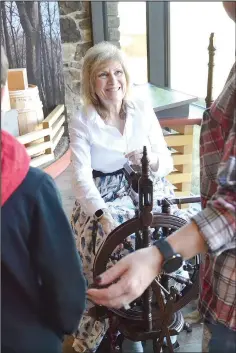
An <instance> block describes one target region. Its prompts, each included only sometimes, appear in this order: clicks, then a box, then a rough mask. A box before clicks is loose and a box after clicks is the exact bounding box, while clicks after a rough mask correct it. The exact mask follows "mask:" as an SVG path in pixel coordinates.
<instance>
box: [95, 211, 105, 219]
mask: <svg viewBox="0 0 236 353" xmlns="http://www.w3.org/2000/svg"><path fill="white" fill-rule="evenodd" d="M103 215H104V211H103V210H102V209H100V210H97V211H96V212H95V213H94V216H95V218H96V220H97V221H98V220H99V219H100V218H102V216H103Z"/></svg>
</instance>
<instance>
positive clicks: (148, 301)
mask: <svg viewBox="0 0 236 353" xmlns="http://www.w3.org/2000/svg"><path fill="white" fill-rule="evenodd" d="M141 161H142V175H141V177H140V179H139V182H138V193H139V218H140V221H141V227H142V234H143V239H142V240H143V247H144V248H146V247H149V246H151V239H150V226H151V224H152V208H153V185H152V181H151V179H149V160H148V156H147V148H146V147H145V146H144V148H143V157H142V160H141ZM144 319H146V322H147V329H148V331H152V288H151V286H149V287H148V288H147V289H146V291H145V293H144Z"/></svg>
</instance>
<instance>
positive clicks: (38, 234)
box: [1, 132, 86, 353]
mask: <svg viewBox="0 0 236 353" xmlns="http://www.w3.org/2000/svg"><path fill="white" fill-rule="evenodd" d="M22 148H24V147H23V146H22V145H20V144H19V143H18V142H17V141H16V140H15V139H14V138H13V137H12V136H10V135H9V134H6V133H4V132H2V160H1V166H2V209H1V304H2V316H1V344H2V350H1V351H2V353H13V352H14V353H58V352H61V350H62V339H63V335H65V334H71V333H72V332H73V331H74V330H75V329H76V328H77V325H78V323H79V320H80V318H81V315H82V313H83V311H84V309H85V289H86V286H85V280H84V277H83V274H82V268H81V263H80V259H79V256H78V254H77V251H76V247H75V241H74V238H73V234H72V230H71V227H70V224H69V222H68V220H67V218H66V215H65V213H64V211H63V209H62V205H61V201H60V197H59V194H58V191H57V189H56V187H55V183H54V181H53V179H52V178H51V177H50V176H49V175H47V174H46V173H44V172H43V171H41V170H39V169H37V168H30V167H29V159H28V157H27V154H26V152H25V149H24V151H23V149H22ZM9 150H10V151H9Z"/></svg>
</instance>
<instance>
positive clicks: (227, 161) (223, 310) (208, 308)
mask: <svg viewBox="0 0 236 353" xmlns="http://www.w3.org/2000/svg"><path fill="white" fill-rule="evenodd" d="M235 85H236V63H235V64H234V66H233V68H232V70H231V72H230V74H229V77H228V80H227V82H226V85H225V87H224V89H223V91H222V93H221V94H220V96H219V97H218V98H217V99H216V101H215V102H214V103H213V104H212V106H211V108H210V109H207V110H206V111H205V112H204V115H203V121H202V127H201V137H200V163H201V171H200V176H201V198H202V206H203V210H202V211H201V212H200V213H198V214H197V215H196V216H194V217H193V221H194V222H195V223H196V224H197V226H198V228H199V230H200V232H201V234H202V236H203V237H204V239H205V241H206V242H207V244H208V253H207V254H206V257H205V259H204V261H203V264H202V266H201V275H200V278H201V285H200V286H201V294H200V300H199V310H200V312H201V313H202V315H203V317H204V318H205V319H206V320H208V321H210V322H216V323H221V324H223V325H225V326H227V327H228V328H230V329H232V330H236V229H235V223H236V222H235V218H236V87H235Z"/></svg>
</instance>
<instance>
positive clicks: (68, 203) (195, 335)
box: [56, 166, 202, 353]
mask: <svg viewBox="0 0 236 353" xmlns="http://www.w3.org/2000/svg"><path fill="white" fill-rule="evenodd" d="M71 176H72V168H71V166H70V167H69V168H67V170H65V172H64V173H62V174H61V175H60V176H59V177H58V178H57V179H56V184H57V186H58V188H59V190H60V193H61V196H62V203H63V207H64V209H65V212H66V214H67V216H68V218H70V214H71V211H72V208H73V205H74V201H75V196H74V193H73V190H72V183H71ZM189 310H192V307H191V305H188V307H186V308H185V309H184V312H189ZM201 339H202V325H201V324H199V325H194V326H193V331H192V333H190V334H186V332H182V333H181V334H180V335H179V337H178V341H179V344H180V348H179V350H178V352H181V353H182V352H183V353H185V352H189V353H190V352H191V353H195V352H201ZM71 344H72V340H71V338H68V339H67V340H66V341H65V345H64V351H63V353H73V352H74V351H73V349H72V348H71ZM140 348H141V346H140V345H137V344H134V343H132V342H130V341H125V342H124V345H123V353H135V352H142V350H140ZM104 353H108V352H104ZM145 353H152V344H151V342H148V344H147V346H146V348H145Z"/></svg>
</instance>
